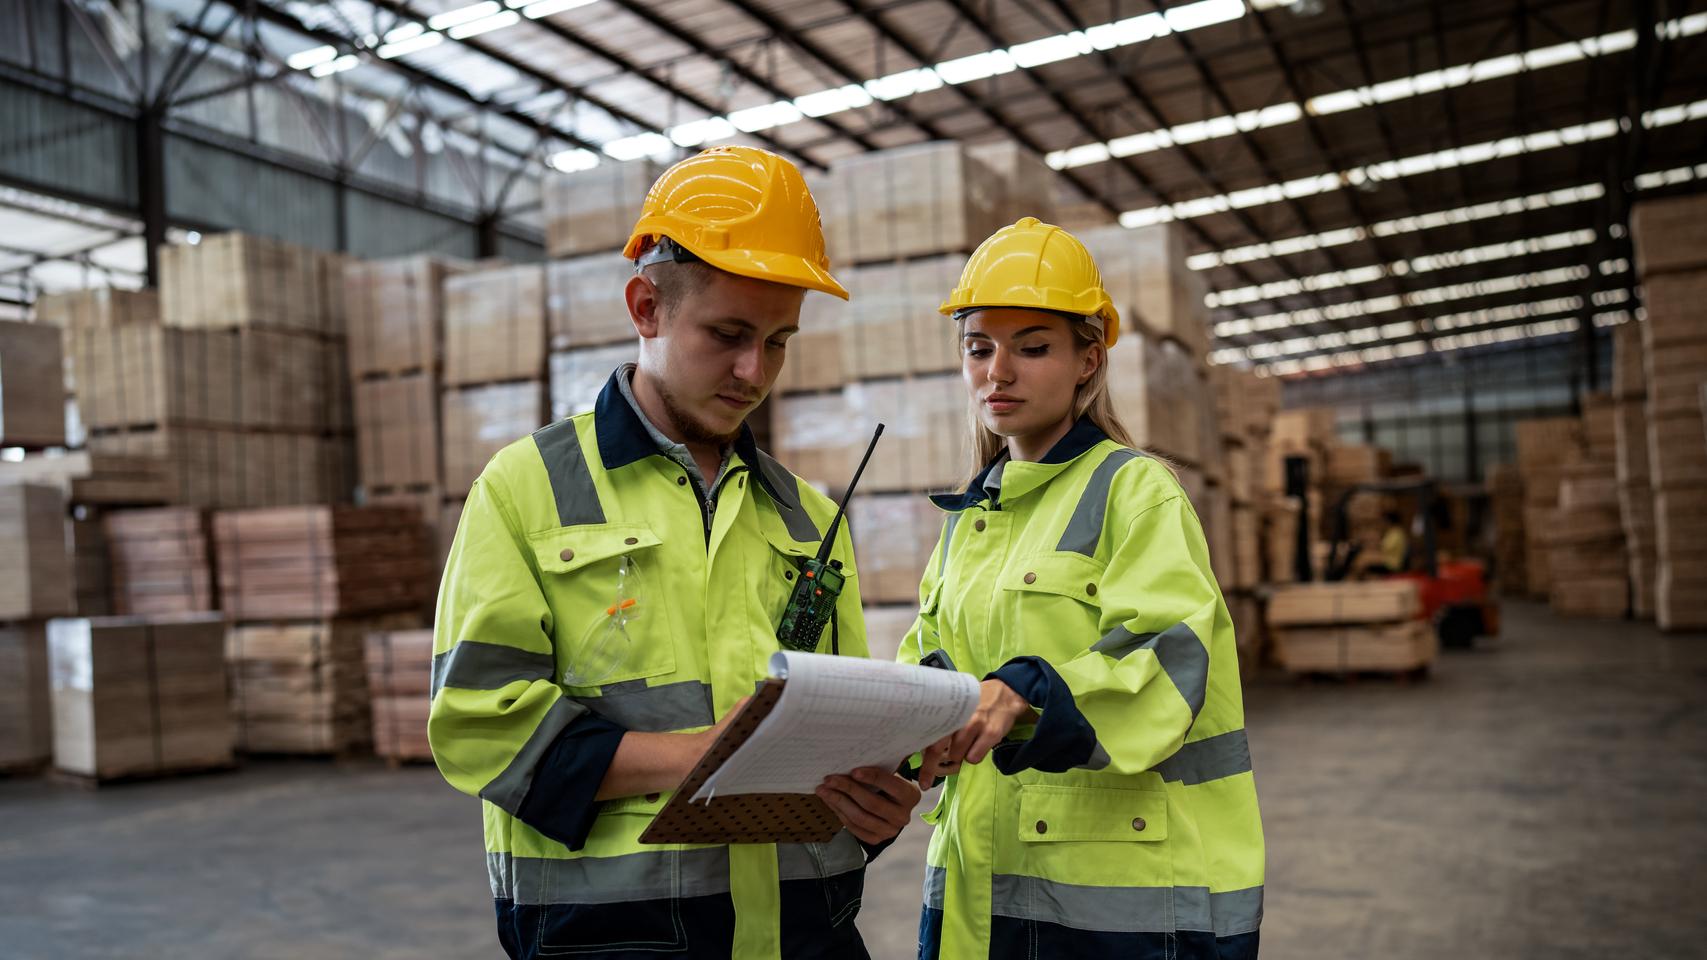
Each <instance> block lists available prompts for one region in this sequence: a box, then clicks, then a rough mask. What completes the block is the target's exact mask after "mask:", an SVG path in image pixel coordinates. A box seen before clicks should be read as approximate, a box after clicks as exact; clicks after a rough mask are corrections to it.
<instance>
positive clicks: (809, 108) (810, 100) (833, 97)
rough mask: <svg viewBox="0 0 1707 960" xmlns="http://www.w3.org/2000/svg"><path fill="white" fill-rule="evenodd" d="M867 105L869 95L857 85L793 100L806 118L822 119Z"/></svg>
mask: <svg viewBox="0 0 1707 960" xmlns="http://www.w3.org/2000/svg"><path fill="white" fill-rule="evenodd" d="M869 103H871V94H870V93H868V92H866V89H865V88H864V87H862V86H860V85H859V84H857V83H850V84H848V85H847V86H845V87H836V88H835V89H833V90H820V91H818V92H817V93H809V94H807V95H806V96H804V97H795V98H794V106H795V107H796V108H797V109H798V110H799V111H800V112H801V113H803V114H805V115H806V116H808V117H823V116H828V115H830V114H832V113H841V112H842V111H844V110H856V109H858V108H860V107H863V106H866V105H867V104H869Z"/></svg>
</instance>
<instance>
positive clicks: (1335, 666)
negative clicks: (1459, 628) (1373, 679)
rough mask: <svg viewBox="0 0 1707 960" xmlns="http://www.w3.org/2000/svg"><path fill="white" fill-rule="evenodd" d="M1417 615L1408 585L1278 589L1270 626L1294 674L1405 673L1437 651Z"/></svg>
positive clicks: (1346, 584)
mask: <svg viewBox="0 0 1707 960" xmlns="http://www.w3.org/2000/svg"><path fill="white" fill-rule="evenodd" d="M1421 609H1422V608H1421V604H1420V601H1419V599H1418V597H1417V585H1416V582H1415V581H1410V580H1375V581H1363V582H1342V583H1310V584H1295V585H1291V586H1285V587H1278V588H1276V589H1275V591H1274V593H1273V595H1272V596H1271V597H1270V598H1269V604H1268V624H1269V627H1270V629H1271V630H1272V631H1273V635H1274V647H1275V654H1276V658H1277V659H1278V660H1279V662H1280V665H1281V666H1282V667H1284V668H1285V669H1286V670H1287V671H1289V672H1291V673H1363V672H1380V673H1408V672H1411V671H1415V670H1423V669H1426V668H1427V667H1429V666H1430V665H1431V664H1433V663H1434V659H1435V655H1436V654H1437V652H1438V649H1439V644H1438V642H1437V640H1436V638H1435V633H1434V629H1433V628H1432V627H1431V626H1430V625H1429V623H1428V621H1426V620H1422V619H1419V615H1420V611H1421Z"/></svg>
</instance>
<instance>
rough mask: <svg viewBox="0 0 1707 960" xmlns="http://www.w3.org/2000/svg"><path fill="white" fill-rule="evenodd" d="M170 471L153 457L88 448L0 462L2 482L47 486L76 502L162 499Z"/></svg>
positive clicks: (164, 499) (165, 493) (167, 491)
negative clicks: (111, 452)
mask: <svg viewBox="0 0 1707 960" xmlns="http://www.w3.org/2000/svg"><path fill="white" fill-rule="evenodd" d="M168 473H169V471H168V469H167V465H166V463H165V462H164V461H162V460H161V459H159V458H157V457H152V456H122V455H111V454H105V453H100V452H96V451H92V450H72V451H68V452H65V453H56V454H48V455H40V454H31V455H28V456H26V457H24V459H22V460H0V484H8V485H14V484H20V483H30V484H38V485H42V486H50V487H53V488H55V489H57V490H59V491H60V494H61V496H63V497H64V498H65V499H66V501H67V502H70V503H78V504H114V505H123V504H153V503H164V502H165V501H166V500H167V498H168V497H170V496H171V489H170V483H169V481H170V477H169V476H168Z"/></svg>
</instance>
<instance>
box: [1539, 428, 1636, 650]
mask: <svg viewBox="0 0 1707 960" xmlns="http://www.w3.org/2000/svg"><path fill="white" fill-rule="evenodd" d="M1607 452H1608V453H1610V451H1607ZM1542 539H1543V542H1545V543H1546V544H1547V547H1548V553H1547V569H1548V575H1549V578H1550V580H1551V584H1550V587H1549V593H1548V598H1549V600H1550V601H1551V603H1552V606H1553V609H1554V610H1555V611H1557V612H1559V613H1562V614H1565V615H1567V616H1580V617H1622V616H1624V612H1625V610H1626V609H1627V607H1628V606H1629V599H1630V581H1629V577H1630V567H1629V561H1628V560H1627V559H1626V557H1625V553H1624V524H1623V519H1622V516H1621V515H1620V513H1619V509H1618V485H1617V478H1616V474H1615V470H1614V466H1613V462H1612V460H1611V458H1610V457H1604V458H1591V459H1585V460H1579V461H1577V462H1576V463H1571V464H1567V465H1566V466H1565V467H1564V468H1563V472H1562V474H1561V476H1560V480H1559V505H1558V507H1557V509H1556V510H1555V511H1554V513H1553V522H1552V523H1551V524H1550V525H1549V526H1548V528H1547V530H1546V531H1545V534H1544V535H1543V537H1542Z"/></svg>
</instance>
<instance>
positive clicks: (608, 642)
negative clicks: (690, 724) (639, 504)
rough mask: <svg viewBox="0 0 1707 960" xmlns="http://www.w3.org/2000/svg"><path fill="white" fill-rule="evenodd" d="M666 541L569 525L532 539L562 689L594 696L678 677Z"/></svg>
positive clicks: (620, 527)
mask: <svg viewBox="0 0 1707 960" xmlns="http://www.w3.org/2000/svg"><path fill="white" fill-rule="evenodd" d="M661 542H662V541H660V540H659V539H658V536H657V534H655V533H653V532H652V528H651V527H650V526H648V525H647V524H644V523H610V524H601V525H598V526H578V527H565V528H563V529H561V530H552V531H549V532H548V533H545V534H540V535H538V536H536V537H535V538H533V541H532V543H533V548H534V558H535V560H536V562H537V563H538V564H539V570H540V577H541V580H542V581H543V586H544V589H545V594H546V597H547V599H548V600H549V601H550V604H551V609H552V611H553V612H554V615H555V620H556V622H555V623H554V624H553V635H554V638H555V640H556V647H557V669H558V678H557V679H558V681H559V682H561V683H562V684H563V685H564V686H567V687H570V688H572V689H579V690H591V689H592V688H596V687H599V686H605V685H609V684H614V683H622V682H623V681H626V680H638V679H641V678H646V677H660V676H663V675H665V674H670V673H674V672H675V670H676V643H675V640H676V636H675V635H676V631H675V630H674V629H673V628H672V627H671V620H670V618H671V613H670V609H669V602H668V596H667V590H668V589H669V585H668V584H667V583H665V582H664V578H665V571H664V569H663V557H662V553H663V551H661V550H659V549H658V547H659V545H660V543H661Z"/></svg>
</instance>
